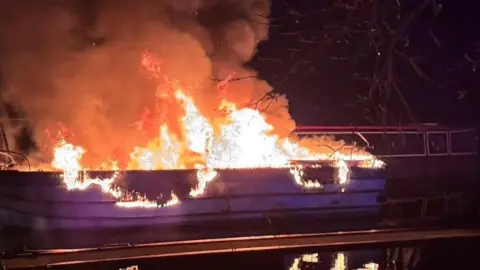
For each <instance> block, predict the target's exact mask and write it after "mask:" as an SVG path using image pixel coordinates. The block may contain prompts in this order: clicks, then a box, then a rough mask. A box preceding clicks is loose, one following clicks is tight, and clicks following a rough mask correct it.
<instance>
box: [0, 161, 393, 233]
mask: <svg viewBox="0 0 480 270" xmlns="http://www.w3.org/2000/svg"><path fill="white" fill-rule="evenodd" d="M92 174H103V175H104V176H107V175H109V174H111V172H97V173H92ZM319 174H320V175H322V174H323V175H324V176H323V180H325V181H326V182H327V183H331V184H325V185H324V187H323V188H322V189H305V188H303V187H302V186H299V185H297V184H296V183H295V182H294V180H293V178H292V177H291V175H290V173H289V172H288V170H285V169H260V170H222V171H219V174H218V176H217V178H216V179H215V180H214V181H213V182H211V183H210V184H209V185H208V188H207V189H206V192H205V194H203V195H202V196H201V197H198V198H191V197H190V196H189V195H188V194H189V191H190V189H191V188H192V187H194V186H195V184H196V174H195V171H188V170H184V171H154V172H151V171H150V172H145V171H143V172H141V171H135V172H133V171H129V172H125V173H123V174H122V177H121V179H120V180H119V181H120V183H119V185H120V186H122V187H125V188H127V189H129V190H135V191H138V192H139V193H142V194H146V196H147V198H148V199H151V200H152V199H153V200H155V199H156V198H158V197H160V196H163V198H166V197H169V196H170V192H171V191H174V192H175V193H176V194H177V195H178V197H179V199H180V201H181V202H180V204H178V205H174V206H170V207H157V208H124V207H120V206H118V205H116V200H115V199H114V198H113V197H111V196H108V195H105V194H103V193H102V192H101V190H100V189H99V188H96V187H92V188H90V189H87V190H70V191H69V190H67V189H66V188H65V186H64V185H63V184H62V181H61V178H60V175H59V174H58V173H25V172H1V173H0V224H1V225H3V226H14V227H25V228H29V229H35V230H51V229H82V228H83V229H92V228H94V229H102V228H128V227H141V226H180V225H185V224H196V223H208V222H212V221H221V220H224V221H225V220H227V221H232V220H246V219H265V218H271V217H292V218H293V217H299V216H312V217H313V216H316V217H322V218H329V217H331V218H335V217H345V216H349V215H377V214H378V211H379V205H378V203H377V197H378V195H380V194H381V193H382V192H383V189H384V186H385V181H384V179H383V178H382V177H381V176H379V175H372V174H370V173H368V172H366V171H363V170H360V169H358V170H357V169H354V170H353V173H352V180H351V181H350V183H349V184H348V185H346V186H341V185H338V184H334V183H332V182H333V181H329V178H332V171H331V170H328V169H325V170H323V171H322V170H320V172H319Z"/></svg>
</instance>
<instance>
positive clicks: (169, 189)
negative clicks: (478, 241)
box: [0, 52, 384, 229]
mask: <svg viewBox="0 0 480 270" xmlns="http://www.w3.org/2000/svg"><path fill="white" fill-rule="evenodd" d="M141 63H142V65H143V67H144V68H145V70H146V71H147V72H148V74H150V75H151V77H152V79H154V80H156V81H157V82H158V85H159V86H158V88H157V89H156V93H155V97H156V102H155V109H154V110H153V111H152V110H148V108H147V109H146V110H145V113H144V115H143V116H142V118H141V121H139V122H138V123H136V125H135V127H136V129H135V130H136V132H138V134H136V135H134V136H130V137H129V138H130V139H132V138H133V140H135V139H137V141H138V142H139V144H134V146H132V145H131V144H129V143H128V142H127V141H125V142H124V143H125V145H122V147H123V149H126V150H125V151H127V153H130V154H129V155H126V156H127V157H128V158H127V161H126V162H125V158H124V157H125V155H123V156H122V155H121V154H117V155H113V158H112V156H110V159H109V160H108V162H103V163H101V164H99V163H98V159H96V160H95V156H94V155H90V156H89V153H91V152H92V151H93V152H95V151H96V150H99V149H100V148H101V147H102V146H103V145H102V144H101V143H98V142H95V146H94V147H89V146H90V145H86V146H84V144H83V142H88V141H90V142H91V140H90V137H91V136H90V134H88V135H87V136H86V138H85V137H84V139H83V140H81V139H78V138H77V137H75V136H74V135H75V134H72V131H71V129H69V128H66V127H65V126H60V127H59V128H58V129H57V132H53V133H52V132H48V133H47V135H48V136H47V138H48V139H49V140H48V141H49V142H51V144H50V145H49V146H47V147H46V149H47V150H46V151H45V152H47V153H48V152H50V153H51V155H50V158H48V159H49V160H50V161H48V162H46V163H45V162H43V163H41V162H35V164H30V163H34V162H28V159H26V160H25V162H23V163H21V164H20V162H19V158H17V156H15V157H13V156H14V155H15V154H18V153H14V152H12V151H9V149H8V143H7V142H6V140H5V146H6V147H5V148H6V149H5V150H4V151H3V152H2V158H3V159H2V161H3V167H4V168H5V170H4V171H0V213H1V214H0V224H2V225H6V226H21V227H29V228H35V229H53V228H63V229H65V228H103V227H129V226H146V225H170V226H171V225H178V224H191V223H196V222H211V221H212V220H226V219H228V220H236V219H252V218H265V217H269V216H272V215H276V216H279V215H280V216H285V217H289V216H298V215H307V216H315V215H316V216H322V217H325V218H331V217H335V216H338V215H342V214H348V215H350V214H352V213H360V214H361V213H364V214H365V213H368V214H372V213H373V214H375V213H376V211H377V210H378V209H377V206H378V204H377V202H376V198H377V196H378V195H379V193H381V192H382V191H383V187H384V179H383V178H382V177H381V176H380V175H378V172H379V170H380V169H381V168H383V166H384V163H383V161H381V160H378V159H377V158H376V157H375V156H374V155H372V154H370V153H368V152H366V151H364V150H363V149H361V148H358V147H355V146H353V145H350V146H347V145H346V144H345V143H344V142H342V141H335V140H334V139H333V138H328V137H318V138H315V139H306V140H301V139H298V138H294V137H293V138H292V137H289V133H286V132H284V131H285V130H288V128H285V127H280V126H282V125H285V123H287V125H286V126H290V124H291V123H290V122H292V121H291V120H290V118H288V119H287V120H282V121H283V122H282V121H280V122H279V121H278V120H279V119H276V118H272V117H268V115H266V114H265V113H263V112H262V111H261V110H259V109H258V108H252V107H251V106H238V104H237V102H233V101H232V100H230V99H229V98H228V95H227V94H226V92H225V91H224V90H225V87H226V86H225V85H226V84H227V83H228V81H224V82H221V83H220V84H219V85H218V86H217V90H218V91H219V96H220V99H219V100H217V101H216V103H215V104H216V106H217V107H218V108H216V109H215V110H214V111H211V110H205V109H203V110H202V109H201V108H200V107H199V106H198V105H197V103H196V100H195V99H194V97H193V96H192V95H191V92H192V93H193V92H194V91H189V87H188V86H185V85H182V84H181V83H179V82H178V81H176V80H169V79H168V78H167V77H165V76H164V75H163V74H161V69H160V68H159V66H158V64H157V63H156V61H155V60H154V58H153V57H152V56H151V55H150V54H149V53H147V52H146V53H145V54H144V55H143V58H142V61H141ZM227 80H228V78H227ZM167 108H168V110H167ZM282 108H283V109H285V108H284V107H282ZM205 111H208V112H209V114H208V115H207V114H205V113H204V112H205ZM279 127H280V128H279ZM47 131H48V130H47ZM290 131H291V130H290ZM52 134H55V135H54V136H52ZM114 135H115V134H114ZM104 139H105V138H104ZM111 139H112V140H117V138H115V137H111ZM142 139H145V140H143V142H142ZM107 141H108V140H103V142H105V143H107ZM89 151H90V152H89ZM125 151H123V153H125ZM96 152H97V153H98V152H99V151H96ZM101 154H104V153H101ZM20 156H21V155H20ZM47 156H48V155H47ZM119 156H122V157H123V158H122V157H119ZM92 160H94V161H92ZM122 160H123V161H122ZM12 168H13V170H12Z"/></svg>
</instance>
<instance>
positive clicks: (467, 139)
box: [294, 127, 479, 157]
mask: <svg viewBox="0 0 480 270" xmlns="http://www.w3.org/2000/svg"><path fill="white" fill-rule="evenodd" d="M294 134H295V135H297V136H298V137H300V138H301V137H308V136H334V137H335V139H337V140H338V139H345V138H347V141H348V140H350V142H347V144H350V145H355V146H362V147H363V148H365V149H366V150H368V151H369V152H372V153H373V154H375V155H376V156H377V157H422V156H432V157H435V156H460V155H478V152H479V139H478V133H477V130H476V129H462V130H439V129H434V130H429V129H418V130H415V129H409V130H402V129H399V130H392V129H388V130H379V129H370V130H368V129H362V130H359V129H358V128H352V129H351V130H346V129H342V130H332V129H329V128H328V129H323V128H322V127H319V128H318V130H314V129H313V128H312V129H311V130H298V131H295V132H294ZM352 137H353V139H352Z"/></svg>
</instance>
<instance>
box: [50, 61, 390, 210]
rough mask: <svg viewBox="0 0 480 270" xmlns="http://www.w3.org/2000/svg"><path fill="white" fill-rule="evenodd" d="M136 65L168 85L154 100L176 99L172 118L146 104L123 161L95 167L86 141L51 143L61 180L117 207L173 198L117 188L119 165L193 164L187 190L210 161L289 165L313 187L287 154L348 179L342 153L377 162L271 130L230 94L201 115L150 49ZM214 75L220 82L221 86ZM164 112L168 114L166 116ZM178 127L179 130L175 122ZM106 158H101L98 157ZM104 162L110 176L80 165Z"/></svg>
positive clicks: (210, 167)
mask: <svg viewBox="0 0 480 270" xmlns="http://www.w3.org/2000/svg"><path fill="white" fill-rule="evenodd" d="M142 66H143V67H144V68H145V70H147V72H148V73H149V75H151V78H152V79H155V80H162V82H163V83H164V82H165V81H167V82H168V84H169V86H170V87H171V88H170V89H171V91H160V90H157V93H156V99H157V102H158V103H161V102H165V100H167V101H168V102H169V103H170V104H171V103H172V101H173V103H174V104H175V106H178V107H179V108H180V110H175V113H177V114H179V115H178V117H177V120H178V121H177V123H174V124H176V125H177V126H175V127H174V128H173V129H174V130H172V128H171V126H169V124H171V123H170V122H168V121H164V118H163V115H164V114H165V113H166V112H165V109H164V107H165V106H163V107H162V106H157V108H155V111H154V112H153V113H152V112H150V111H146V112H145V114H144V117H142V121H140V122H139V123H137V127H139V129H140V130H142V129H144V128H145V127H146V126H149V128H152V126H153V129H154V130H156V132H155V133H156V134H155V136H154V137H153V138H151V140H150V141H149V142H148V143H146V144H144V145H139V146H136V147H134V148H133V149H131V153H130V155H129V162H128V163H127V165H126V166H125V167H123V168H120V167H119V166H118V163H117V162H115V161H109V162H108V163H104V164H102V165H99V166H98V167H97V168H86V167H83V166H82V164H81V159H82V156H83V155H84V153H86V151H87V150H86V149H84V148H83V147H81V146H77V145H74V144H73V143H72V142H70V141H68V139H67V138H65V137H63V138H61V139H60V141H59V142H57V143H56V146H55V149H54V158H53V161H52V167H53V168H55V169H58V170H61V171H63V175H62V178H63V181H64V183H65V185H66V188H67V189H69V190H73V189H80V190H83V189H86V188H88V187H90V186H92V185H96V186H99V187H100V189H101V190H102V191H103V192H104V193H106V194H109V195H110V196H113V197H114V198H116V199H117V200H118V203H117V205H118V206H121V207H167V206H172V205H175V204H178V203H180V201H179V199H178V197H177V195H175V193H174V192H173V191H172V193H171V199H170V200H169V201H168V202H167V203H165V204H163V205H158V204H157V202H153V201H149V200H148V199H146V198H145V197H144V196H141V195H139V194H134V193H131V192H128V191H127V190H123V189H121V188H119V187H117V186H116V185H115V181H116V180H117V179H118V177H119V176H120V175H121V173H120V170H164V169H197V170H198V171H197V181H198V182H197V186H196V187H195V188H193V189H192V190H191V192H190V196H192V197H196V196H201V195H202V194H203V193H204V191H205V189H206V187H207V185H208V183H209V182H211V181H214V180H215V178H216V176H217V170H218V169H239V168H290V172H291V174H292V178H293V179H294V181H295V182H296V183H297V184H298V185H301V186H303V187H305V188H318V187H320V183H318V182H316V181H311V180H306V179H304V177H303V175H304V173H303V168H302V167H301V166H300V165H294V164H293V163H292V161H301V160H304V161H305V160H308V161H316V160H330V161H332V164H334V166H336V167H337V171H338V175H337V177H338V179H339V180H340V181H339V182H340V183H341V184H342V183H346V182H347V181H348V175H349V167H348V164H347V161H358V162H359V164H360V166H370V167H374V168H378V167H381V166H382V165H383V162H381V161H379V160H377V159H375V157H374V156H372V155H371V154H369V153H367V152H363V151H360V150H358V149H355V150H352V149H343V150H333V151H330V152H327V151H325V149H324V148H322V147H318V146H316V145H315V143H314V141H312V140H303V141H302V140H300V141H294V140H292V139H290V138H288V137H281V136H279V135H277V134H275V128H274V127H273V126H272V125H271V124H269V123H268V122H267V120H266V118H265V116H264V115H263V114H262V112H260V111H259V110H256V109H253V108H250V107H244V108H242V107H240V106H239V105H238V104H235V103H234V102H232V101H229V100H226V99H222V100H221V102H220V105H219V107H218V112H219V113H218V115H217V117H215V118H213V119H212V118H211V117H206V116H205V115H204V114H202V112H201V110H200V109H199V108H198V107H197V105H196V103H195V100H194V99H193V97H192V96H190V95H188V94H187V91H185V89H184V88H182V86H181V85H180V84H179V83H178V82H171V81H168V79H167V78H164V77H162V76H161V74H160V70H159V68H158V66H157V65H156V63H155V62H154V61H153V59H152V57H151V56H150V54H148V53H145V54H144V57H143V59H142ZM224 84H225V83H221V84H220V85H221V87H222V90H223V88H225V87H226V86H225V85H224ZM170 119H171V118H170ZM178 127H180V128H179V130H178ZM105 164H107V165H105ZM98 169H103V170H104V169H108V170H111V171H113V173H112V176H111V177H110V178H106V179H99V178H92V177H90V176H89V175H88V174H87V173H86V172H84V171H86V170H98Z"/></svg>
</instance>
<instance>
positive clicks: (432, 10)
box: [272, 0, 480, 124]
mask: <svg viewBox="0 0 480 270" xmlns="http://www.w3.org/2000/svg"><path fill="white" fill-rule="evenodd" d="M449 4H450V5H454V4H458V5H461V4H462V3H452V2H450V3H449ZM284 5H285V8H286V10H287V12H286V15H285V16H284V17H282V18H272V25H273V29H274V27H275V25H276V24H278V25H281V24H285V23H284V21H290V23H287V24H288V27H285V26H280V27H279V28H281V30H279V31H278V33H276V34H277V35H284V36H290V37H292V38H294V39H295V40H296V44H295V45H294V46H292V47H288V48H285V50H287V51H288V52H290V54H291V55H292V58H293V59H294V61H293V62H291V63H290V64H289V66H288V67H287V68H286V70H287V71H286V72H285V73H284V74H282V76H279V79H278V80H277V81H276V82H274V85H275V84H281V83H282V82H283V81H285V80H287V79H288V78H289V77H290V76H292V74H295V73H296V72H297V70H298V69H299V68H300V67H305V66H308V65H315V63H318V62H321V61H323V62H325V61H336V62H341V63H342V64H341V65H342V69H345V70H347V71H348V72H349V73H350V76H351V79H355V80H361V81H363V82H365V83H364V84H363V85H364V86H365V87H364V88H365V89H364V91H363V93H364V94H362V95H359V101H360V102H362V103H363V104H364V106H365V108H367V109H368V110H370V111H371V112H372V114H373V115H374V116H375V120H372V121H375V122H380V123H383V124H386V122H387V121H388V120H387V119H388V117H389V114H393V111H392V110H389V108H391V107H394V108H395V109H394V110H395V113H396V114H398V112H399V111H402V113H401V114H403V115H406V117H407V118H408V121H409V122H415V121H416V117H415V112H414V110H412V108H411V106H410V104H409V101H408V99H407V98H405V96H404V90H405V89H404V88H405V84H406V83H407V82H410V81H412V80H415V81H421V83H420V84H417V86H420V85H425V83H428V84H429V86H428V87H434V88H438V89H440V90H441V91H451V92H452V91H455V92H457V93H456V96H457V97H458V98H461V96H462V94H461V93H462V91H463V92H465V91H470V90H465V89H474V86H472V84H474V85H478V83H479V81H478V80H475V79H471V78H470V79H466V78H465V74H473V73H474V72H475V70H476V66H477V65H478V63H479V60H480V50H479V48H478V44H477V47H476V48H474V49H473V50H470V52H464V54H463V55H462V57H457V59H456V60H455V61H456V62H457V63H458V64H456V65H454V67H452V60H451V57H449V55H448V54H449V52H448V50H449V49H448V48H444V46H443V45H442V40H441V38H438V37H437V36H436V34H435V33H436V32H441V31H443V29H442V26H437V25H436V20H437V17H438V16H439V15H440V14H441V12H442V9H443V7H444V6H443V4H441V3H439V2H438V0H421V1H415V0H328V1H323V6H322V7H320V8H319V7H318V6H319V4H318V1H296V2H295V1H287V0H285V1H284ZM458 31H465V29H458ZM471 34H472V39H473V38H474V37H473V35H475V33H473V31H472V33H471ZM272 35H274V34H272ZM477 35H478V34H477ZM427 43H428V44H427ZM428 47H431V48H432V49H427V51H432V53H431V55H424V54H422V50H421V49H423V50H425V48H428ZM419 48H420V49H419ZM446 58H449V59H448V61H447V60H445V59H446ZM458 74H463V75H462V76H460V77H459V75H458ZM472 76H474V75H472ZM445 77H448V78H450V79H451V80H454V81H455V82H454V83H449V82H448V80H443V78H445ZM461 77H464V78H463V79H461ZM453 78H455V79H453ZM460 81H463V85H461V84H462V83H460ZM419 88H420V87H419ZM448 88H451V89H448ZM418 91H421V90H420V89H419V90H418ZM452 93H453V92H452Z"/></svg>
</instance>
